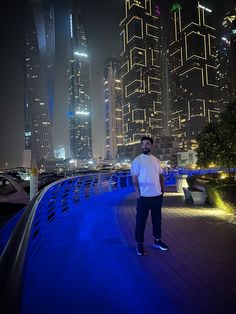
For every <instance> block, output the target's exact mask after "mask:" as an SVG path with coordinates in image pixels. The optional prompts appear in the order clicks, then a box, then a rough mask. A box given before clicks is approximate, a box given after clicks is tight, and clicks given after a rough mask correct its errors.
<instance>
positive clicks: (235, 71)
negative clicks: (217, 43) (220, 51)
mask: <svg viewBox="0 0 236 314" xmlns="http://www.w3.org/2000/svg"><path fill="white" fill-rule="evenodd" d="M230 69H231V80H232V93H233V99H234V100H235V99H236V7H235V8H234V15H233V16H232V26H231V31H230Z"/></svg>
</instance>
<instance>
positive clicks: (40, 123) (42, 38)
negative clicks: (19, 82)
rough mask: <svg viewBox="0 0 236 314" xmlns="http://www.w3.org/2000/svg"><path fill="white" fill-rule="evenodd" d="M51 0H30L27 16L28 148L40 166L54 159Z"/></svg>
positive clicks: (26, 134)
mask: <svg viewBox="0 0 236 314" xmlns="http://www.w3.org/2000/svg"><path fill="white" fill-rule="evenodd" d="M54 25H55V23H54V10H53V5H52V1H34V0H32V1H28V2H27V3H26V19H25V147H26V149H29V150H31V156H32V157H31V160H32V162H33V163H34V164H37V165H38V166H41V164H42V163H43V161H45V160H46V159H48V158H53V157H54V156H53V148H52V135H51V121H52V112H53V101H54V96H53V94H54V91H53V86H54V55H55V30H54Z"/></svg>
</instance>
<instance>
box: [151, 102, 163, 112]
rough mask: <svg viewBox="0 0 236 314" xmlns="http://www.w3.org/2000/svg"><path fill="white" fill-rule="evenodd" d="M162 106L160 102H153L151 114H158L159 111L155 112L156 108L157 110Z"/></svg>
mask: <svg viewBox="0 0 236 314" xmlns="http://www.w3.org/2000/svg"><path fill="white" fill-rule="evenodd" d="M161 106H162V102H161V101H153V113H155V114H157V113H160V112H161V111H160V110H157V108H158V109H159V108H160V107H161Z"/></svg>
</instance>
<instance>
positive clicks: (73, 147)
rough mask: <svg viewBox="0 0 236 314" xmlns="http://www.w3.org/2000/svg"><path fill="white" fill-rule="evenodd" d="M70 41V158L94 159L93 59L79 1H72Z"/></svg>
mask: <svg viewBox="0 0 236 314" xmlns="http://www.w3.org/2000/svg"><path fill="white" fill-rule="evenodd" d="M68 21H69V25H70V34H69V39H68V70H67V74H68V91H69V112H68V119H69V135H70V157H72V158H74V159H78V160H88V159H90V158H92V130H91V95H90V59H89V53H88V43H87V32H86V28H85V24H84V22H83V19H82V16H81V13H80V10H79V8H78V5H77V3H76V1H70V7H69V17H68Z"/></svg>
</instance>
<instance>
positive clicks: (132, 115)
mask: <svg viewBox="0 0 236 314" xmlns="http://www.w3.org/2000/svg"><path fill="white" fill-rule="evenodd" d="M136 111H142V112H143V119H140V121H142V122H144V121H146V109H138V108H137V109H134V110H132V113H131V117H132V122H136V120H137V119H135V117H134V116H135V112H136ZM140 121H139V122H140Z"/></svg>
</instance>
